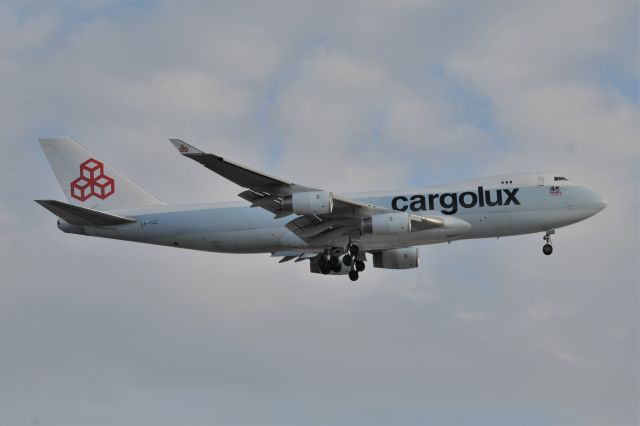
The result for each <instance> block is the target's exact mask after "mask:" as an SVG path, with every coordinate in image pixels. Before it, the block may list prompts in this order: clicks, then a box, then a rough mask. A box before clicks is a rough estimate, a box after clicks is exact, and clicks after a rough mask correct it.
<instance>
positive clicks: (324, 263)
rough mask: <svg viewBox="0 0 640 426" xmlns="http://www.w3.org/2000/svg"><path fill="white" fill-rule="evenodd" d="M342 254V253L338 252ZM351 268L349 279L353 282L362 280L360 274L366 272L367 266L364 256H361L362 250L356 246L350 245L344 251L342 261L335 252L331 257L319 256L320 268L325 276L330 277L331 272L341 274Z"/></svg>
mask: <svg viewBox="0 0 640 426" xmlns="http://www.w3.org/2000/svg"><path fill="white" fill-rule="evenodd" d="M337 254H340V251H337ZM343 265H344V267H346V268H350V270H349V279H351V281H357V280H358V278H360V272H362V271H364V270H365V268H366V265H365V263H364V256H363V255H361V252H360V248H359V247H358V246H357V245H355V244H349V245H348V246H347V249H346V250H345V251H344V255H343V256H342V261H340V257H338V256H337V255H336V252H335V251H332V254H331V255H326V254H325V255H322V256H318V267H319V268H320V272H321V273H323V274H324V275H328V274H330V273H331V272H333V273H336V274H339V273H340V272H342V268H343Z"/></svg>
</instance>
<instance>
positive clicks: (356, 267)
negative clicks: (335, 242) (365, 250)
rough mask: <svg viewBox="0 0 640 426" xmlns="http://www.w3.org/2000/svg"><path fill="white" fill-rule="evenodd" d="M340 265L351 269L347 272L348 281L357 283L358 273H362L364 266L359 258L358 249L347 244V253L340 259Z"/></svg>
mask: <svg viewBox="0 0 640 426" xmlns="http://www.w3.org/2000/svg"><path fill="white" fill-rule="evenodd" d="M342 263H344V265H345V266H347V267H349V266H350V267H351V270H350V271H349V279H350V280H351V281H358V278H360V272H362V271H364V269H365V264H364V260H362V258H361V256H360V247H358V246H357V245H355V244H349V246H348V247H347V253H346V254H345V255H344V256H343V257H342Z"/></svg>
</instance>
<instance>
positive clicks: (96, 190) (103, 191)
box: [92, 176, 116, 200]
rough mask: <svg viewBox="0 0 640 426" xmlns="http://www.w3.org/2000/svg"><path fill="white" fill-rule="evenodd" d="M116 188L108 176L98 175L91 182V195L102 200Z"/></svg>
mask: <svg viewBox="0 0 640 426" xmlns="http://www.w3.org/2000/svg"><path fill="white" fill-rule="evenodd" d="M115 190H116V188H115V185H114V182H113V179H112V178H110V177H109V176H100V177H99V178H98V179H96V180H95V181H94V183H93V192H92V193H93V195H95V196H96V197H98V198H100V199H101V200H104V199H105V198H107V197H108V196H109V195H111V194H113V193H114V191H115Z"/></svg>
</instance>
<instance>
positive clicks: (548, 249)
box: [542, 229, 556, 256]
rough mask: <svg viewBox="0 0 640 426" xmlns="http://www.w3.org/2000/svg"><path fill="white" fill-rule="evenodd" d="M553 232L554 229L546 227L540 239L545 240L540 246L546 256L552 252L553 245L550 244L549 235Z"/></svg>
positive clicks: (554, 231)
mask: <svg viewBox="0 0 640 426" xmlns="http://www.w3.org/2000/svg"><path fill="white" fill-rule="evenodd" d="M555 233H556V230H555V229H547V232H546V233H545V234H544V237H542V239H543V240H545V242H546V244H545V245H544V246H542V252H543V253H544V254H545V255H547V256H549V255H550V254H551V253H553V246H552V245H551V236H552V235H553V234H555Z"/></svg>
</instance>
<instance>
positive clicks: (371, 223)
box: [362, 213, 411, 235]
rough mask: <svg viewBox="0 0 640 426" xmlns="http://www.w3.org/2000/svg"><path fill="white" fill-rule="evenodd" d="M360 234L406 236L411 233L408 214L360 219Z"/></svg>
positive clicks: (388, 214)
mask: <svg viewBox="0 0 640 426" xmlns="http://www.w3.org/2000/svg"><path fill="white" fill-rule="evenodd" d="M362 232H364V233H365V234H380V235H394V234H408V233H409V232H411V218H410V216H409V214H408V213H385V214H377V215H374V216H371V217H367V218H365V219H362Z"/></svg>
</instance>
